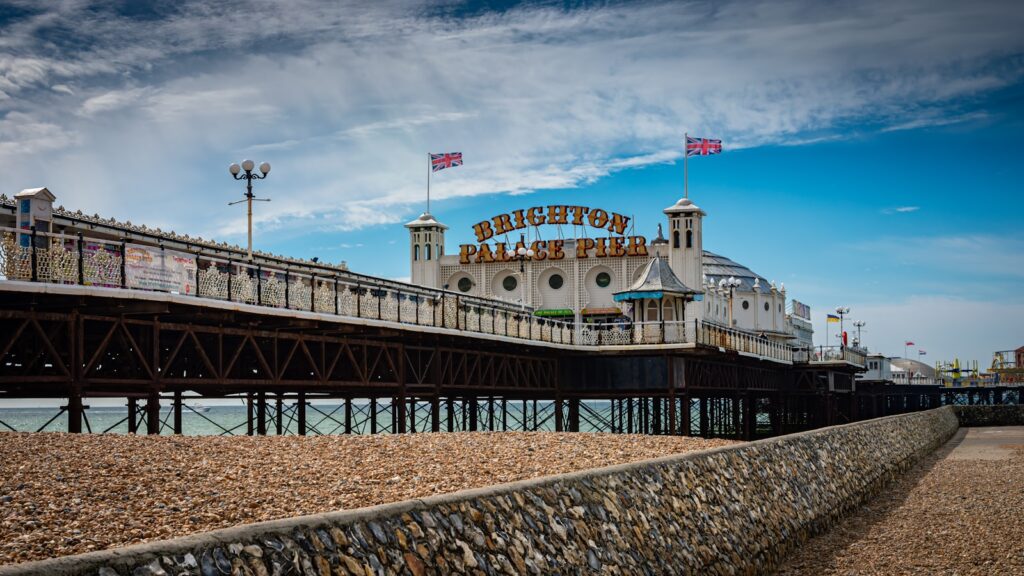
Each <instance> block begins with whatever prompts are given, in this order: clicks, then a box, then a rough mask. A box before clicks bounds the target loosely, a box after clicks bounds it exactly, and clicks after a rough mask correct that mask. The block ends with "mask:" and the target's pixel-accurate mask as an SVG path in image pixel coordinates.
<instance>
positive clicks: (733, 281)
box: [718, 276, 743, 328]
mask: <svg viewBox="0 0 1024 576" xmlns="http://www.w3.org/2000/svg"><path fill="white" fill-rule="evenodd" d="M742 283H743V281H742V280H740V279H738V278H736V277H734V276H729V277H728V278H722V279H721V280H719V281H718V286H719V288H723V289H724V288H728V289H729V328H732V299H733V297H734V296H735V295H736V287H737V286H739V285H740V284H742Z"/></svg>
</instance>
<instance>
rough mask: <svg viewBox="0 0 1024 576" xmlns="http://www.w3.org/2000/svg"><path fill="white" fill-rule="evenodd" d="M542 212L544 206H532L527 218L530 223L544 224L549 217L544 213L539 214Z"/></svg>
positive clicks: (534, 224) (535, 224)
mask: <svg viewBox="0 0 1024 576" xmlns="http://www.w3.org/2000/svg"><path fill="white" fill-rule="evenodd" d="M540 212H544V207H543V206H534V207H533V208H530V209H529V210H527V211H526V220H527V221H528V222H529V223H530V225H532V226H543V225H544V222H545V221H547V218H544V216H543V214H540V215H539V214H538V213H540Z"/></svg>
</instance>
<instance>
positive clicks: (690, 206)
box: [665, 198, 704, 216]
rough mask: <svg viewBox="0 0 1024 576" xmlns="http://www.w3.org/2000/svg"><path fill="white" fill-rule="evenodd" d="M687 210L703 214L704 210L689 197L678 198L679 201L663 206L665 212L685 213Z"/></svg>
mask: <svg viewBox="0 0 1024 576" xmlns="http://www.w3.org/2000/svg"><path fill="white" fill-rule="evenodd" d="M688 212H693V213H700V215H702V216H703V215H704V211H703V210H701V209H700V207H699V206H697V205H696V204H694V203H693V200H690V199H689V198H680V199H679V202H676V203H675V204H673V205H671V206H669V207H668V208H665V214H685V213H688Z"/></svg>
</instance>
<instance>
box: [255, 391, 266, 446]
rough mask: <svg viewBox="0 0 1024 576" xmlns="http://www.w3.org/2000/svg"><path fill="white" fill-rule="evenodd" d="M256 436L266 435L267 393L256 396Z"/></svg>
mask: <svg viewBox="0 0 1024 576" xmlns="http://www.w3.org/2000/svg"><path fill="white" fill-rule="evenodd" d="M256 434H259V435H260V436H266V435H267V393H266V392H259V393H258V394H257V395H256Z"/></svg>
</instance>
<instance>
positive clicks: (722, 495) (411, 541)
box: [0, 407, 958, 576]
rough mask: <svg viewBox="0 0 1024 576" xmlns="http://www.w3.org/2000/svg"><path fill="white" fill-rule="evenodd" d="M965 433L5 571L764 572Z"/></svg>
mask: <svg viewBox="0 0 1024 576" xmlns="http://www.w3.org/2000/svg"><path fill="white" fill-rule="evenodd" d="M957 426H958V424H957V419H956V416H955V415H954V412H953V410H952V409H951V408H949V407H944V408H940V409H937V410H931V411H927V412H918V413H914V414H905V415H899V416H891V417H887V418H880V419H877V420H870V421H865V422H859V423H855V424H850V425H845V426H836V427H831V428H824V429H819V430H815V431H811V432H805V433H800V434H793V435H789V436H783V437H778V438H773V439H769V440H762V441H758V442H753V443H749V444H743V445H738V446H731V447H727V448H720V449H715V450H709V451H705V452H696V453H690V454H685V455H680V456H671V457H666V458H660V459H656V460H648V461H645V462H640V463H633V464H628V465H621V466H614V467H609V468H600V469H593V470H587V471H583V472H577V473H572V474H565V475H559V476H551V477H546V478H540V479H536V480H530V481H525V482H518V483H513V484H505V485H501V486H494V487H489V488H485V489H479V490H469V491H463V492H459V493H455V494H449V495H444V496H438V497H432V498H426V499H423V500H412V501H407V502H400V503H396V504H389V505H384V506H377V507H374V508H367V509H362V510H356V511H349V512H336V513H331V514H324V515H316V516H305V517H300V518H293V519H288V520H281V521H274V522H265V523H260V524H253V525H248V526H241V527H236V528H230V529H226V530H218V531H215V532H209V533H205V534H198V535H194V536H189V537H185V538H180V539H176V540H170V541H164V542H153V543H150V544H143V545H139V546H133V547H129V548H123V549H118V550H109V551H103V552H95V553H90V554H84V555H80V556H73V557H66V558H59V559H55V560H46V561H43V562H35V563H28V564H21V565H16V566H12V567H8V568H0V575H7V576H10V575H15V574H17V575H25V574H47V575H52V576H61V575H70V574H74V575H79V574H88V575H97V574H98V575H101V576H114V575H119V576H128V575H132V576H160V575H163V574H169V575H179V574H189V575H194V574H202V575H204V576H221V575H227V574H235V575H242V574H245V575H248V574H252V575H256V576H264V575H268V574H274V575H277V574H302V575H320V576H324V575H328V574H330V575H350V574H360V575H367V576H369V575H378V574H412V575H414V576H419V575H422V574H579V573H607V574H630V575H632V574H668V573H672V574H682V573H694V574H696V573H700V574H737V573H748V574H749V573H760V572H765V571H767V570H769V569H770V568H771V567H773V566H775V565H776V564H777V563H778V561H779V559H780V558H781V557H782V556H783V555H784V554H785V553H786V552H787V551H789V550H790V549H792V547H793V546H794V545H796V544H798V543H800V542H801V541H803V540H804V539H806V538H807V537H808V536H810V535H812V534H814V533H818V532H821V531H823V530H825V529H827V528H828V527H830V526H831V525H832V524H833V523H834V522H836V520H837V519H839V518H840V517H841V516H842V515H843V514H844V513H845V512H847V511H849V510H850V509H851V508H853V507H855V506H856V505H858V504H859V503H861V502H862V501H863V500H864V499H865V498H867V497H869V496H870V495H872V494H874V493H875V492H876V491H877V490H879V489H880V488H881V487H882V486H884V485H885V484H886V483H887V482H889V481H890V480H891V479H892V478H893V477H894V476H895V475H897V474H898V473H900V472H901V471H903V470H905V469H906V468H907V467H909V466H911V465H912V464H913V463H914V462H915V461H917V460H918V459H919V458H920V457H921V456H923V455H925V454H927V453H928V452H930V451H931V450H933V449H935V448H936V447H938V446H940V445H941V444H942V443H944V442H945V441H946V440H947V439H949V438H950V437H951V436H952V435H953V434H954V433H955V432H956V430H957Z"/></svg>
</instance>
